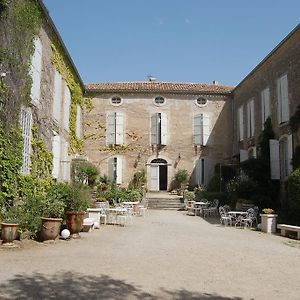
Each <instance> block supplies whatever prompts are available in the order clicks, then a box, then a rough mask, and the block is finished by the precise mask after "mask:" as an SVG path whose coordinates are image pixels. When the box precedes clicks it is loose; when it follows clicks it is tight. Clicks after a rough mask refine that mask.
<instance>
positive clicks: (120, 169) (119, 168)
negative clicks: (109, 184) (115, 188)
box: [116, 157, 123, 184]
mask: <svg viewBox="0 0 300 300" xmlns="http://www.w3.org/2000/svg"><path fill="white" fill-rule="evenodd" d="M122 173H123V160H122V157H117V180H116V183H117V184H122V180H123V178H122Z"/></svg>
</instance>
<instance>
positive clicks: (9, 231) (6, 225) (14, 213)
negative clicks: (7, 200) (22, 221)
mask: <svg viewBox="0 0 300 300" xmlns="http://www.w3.org/2000/svg"><path fill="white" fill-rule="evenodd" d="M19 218H20V206H19V205H15V206H11V207H10V208H8V209H7V210H6V211H5V212H4V213H3V222H1V240H2V243H3V244H4V245H7V246H11V245H13V241H14V240H16V239H17V235H18V228H19Z"/></svg>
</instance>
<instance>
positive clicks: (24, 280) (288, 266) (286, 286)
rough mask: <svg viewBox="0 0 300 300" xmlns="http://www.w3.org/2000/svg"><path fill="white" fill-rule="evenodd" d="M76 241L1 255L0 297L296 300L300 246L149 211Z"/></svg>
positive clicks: (29, 244) (299, 289)
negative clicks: (143, 215)
mask: <svg viewBox="0 0 300 300" xmlns="http://www.w3.org/2000/svg"><path fill="white" fill-rule="evenodd" d="M82 237H83V238H82V239H81V240H71V241H57V242H55V244H47V245H45V244H41V243H40V244H39V243H35V242H27V243H24V247H23V249H16V250H3V249H1V250H0V263H1V269H0V270H1V271H0V299H86V300H89V299H146V300H147V299H151V300H152V299H207V300H215V299H218V300H230V299H264V300H273V299H284V300H289V299H295V300H296V299H297V300H299V299H300V248H299V242H296V241H291V240H288V239H286V238H282V237H279V236H274V235H266V234H263V233H259V232H254V231H250V230H246V229H245V230H244V229H236V228H228V227H227V228H224V227H221V226H219V224H214V223H213V222H211V223H210V222H207V221H205V220H203V219H202V218H200V217H192V216H187V215H186V214H185V212H178V211H149V212H148V216H146V217H145V218H142V217H137V218H134V223H133V225H129V226H127V227H118V226H105V227H102V228H101V229H100V230H94V231H93V232H92V233H86V234H84V233H83V234H82Z"/></svg>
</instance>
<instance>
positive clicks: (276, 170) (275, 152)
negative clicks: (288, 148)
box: [270, 140, 280, 179]
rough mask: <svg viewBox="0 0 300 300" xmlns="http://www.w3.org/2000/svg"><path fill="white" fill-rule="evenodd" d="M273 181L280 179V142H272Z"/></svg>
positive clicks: (271, 164) (271, 163)
mask: <svg viewBox="0 0 300 300" xmlns="http://www.w3.org/2000/svg"><path fill="white" fill-rule="evenodd" d="M270 166H271V179H280V159H279V141H277V140H270Z"/></svg>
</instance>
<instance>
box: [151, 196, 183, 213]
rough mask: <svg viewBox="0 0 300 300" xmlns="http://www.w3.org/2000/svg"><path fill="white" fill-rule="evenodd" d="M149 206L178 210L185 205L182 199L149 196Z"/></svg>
mask: <svg viewBox="0 0 300 300" xmlns="http://www.w3.org/2000/svg"><path fill="white" fill-rule="evenodd" d="M147 200H148V207H149V208H150V209H173V210H178V209H180V208H182V207H183V203H182V202H181V201H180V199H172V198H171V199H170V198H148V199H147Z"/></svg>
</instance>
